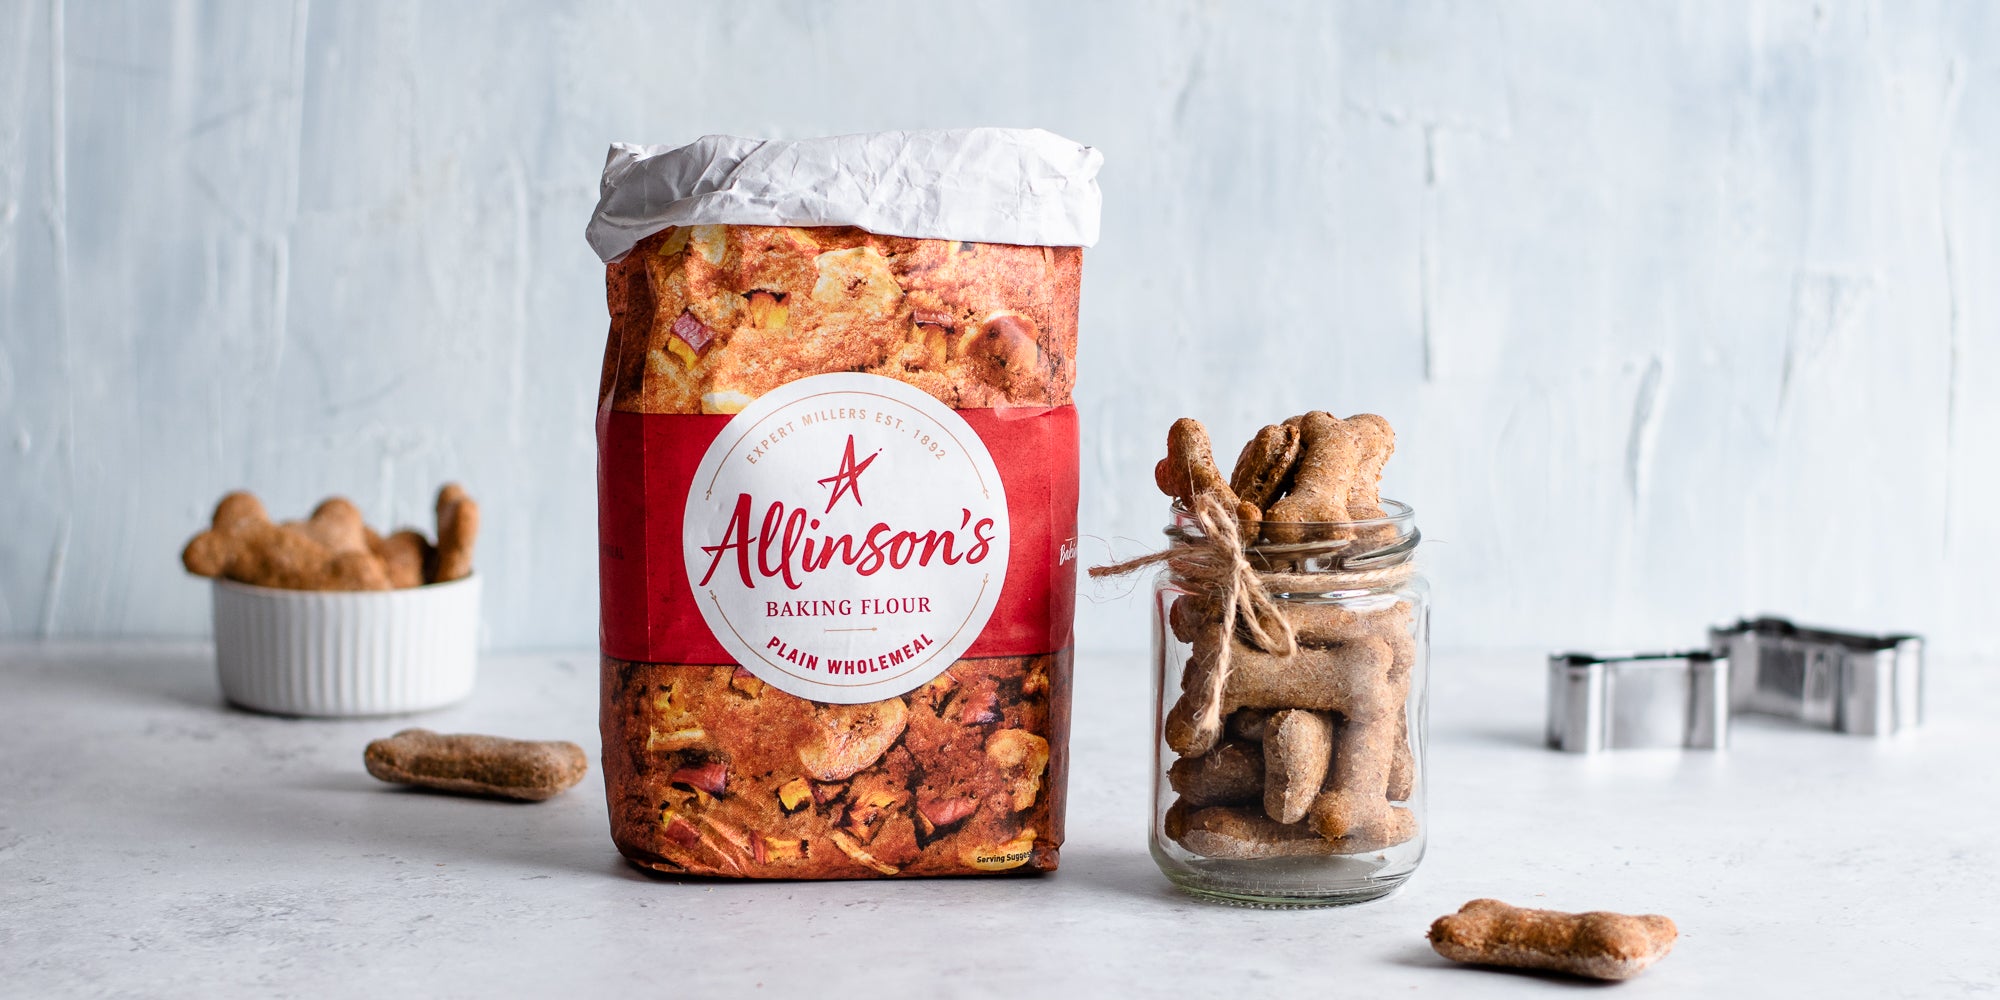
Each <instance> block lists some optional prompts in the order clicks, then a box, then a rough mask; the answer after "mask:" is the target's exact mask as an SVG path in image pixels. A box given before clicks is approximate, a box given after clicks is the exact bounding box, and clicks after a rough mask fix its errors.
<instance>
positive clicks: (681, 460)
mask: <svg viewBox="0 0 2000 1000" xmlns="http://www.w3.org/2000/svg"><path fill="white" fill-rule="evenodd" d="M956 412H957V413H958V415H959V416H960V417H961V418H963V419H964V420H965V422H966V423H967V424H968V425H970V426H971V427H972V430H973V432H974V433H976V434H978V435H979V439H980V441H981V443H983V444H984V445H985V446H986V449H987V451H988V452H990V453H991V454H992V457H993V463H994V465H995V466H997V467H998V468H999V470H1000V479H1001V483H1002V485H1003V486H1004V487H1005V490H1006V495H1007V517H1008V521H1009V523H1010V524H1011V527H1012V531H1013V544H1012V547H1011V549H1010V550H1009V555H1008V561H1007V577H1006V583H1005V584H1004V585H1003V587H1002V588H1001V591H1000V602H999V604H998V606H997V607H996V608H995V609H994V612H993V617H992V618H991V619H990V620H989V621H988V622H987V624H986V628H985V629H984V630H983V631H982V632H981V633H980V635H979V638H978V639H977V640H976V641H975V642H974V643H973V644H972V647H971V648H970V649H968V650H967V651H966V652H965V654H964V655H965V656H967V657H990V656H1034V655H1039V654H1043V653H1052V652H1055V651H1056V650H1060V649H1064V648H1067V647H1068V646H1069V644H1070V631H1071V627H1072V625H1073V624H1074V622H1075V619H1076V575H1075V560H1076V502H1077V418H1076V408H1075V407H1074V406H1061V407H1054V408H1046V409H1044V408H1012V409H1006V410H959V411H956ZM729 421H730V417H729V416H727V415H709V414H664V413H625V412H621V411H613V410H601V411H599V413H598V418H597V524H598V586H599V601H600V607H601V619H600V630H599V632H600V634H599V642H600V645H601V647H602V649H603V651H604V655H606V656H611V657H615V658H617V659H621V660H633V661H638V662H642V663H712V664H720V663H733V662H736V661H735V659H734V658H733V657H731V656H730V655H729V654H728V653H727V652H726V651H724V649H723V647H722V644H721V643H719V642H717V641H716V639H715V637H714V635H713V634H711V633H710V632H709V628H708V624H707V622H706V621H705V620H704V619H703V617H702V614H701V610H700V609H699V608H698V607H696V606H695V603H694V592H693V589H692V588H691V587H690V586H689V585H688V578H687V568H686V564H685V558H684V555H683V551H682V544H683V539H682V537H681V526H682V520H683V514H684V513H685V508H686V505H687V497H688V486H689V484H690V482H691V481H692V480H693V479H694V478H695V469H696V467H697V466H699V465H700V464H701V461H702V456H703V455H704V454H705V453H706V452H707V451H708V447H709V445H710V443H711V442H713V441H714V440H715V438H716V436H717V435H718V434H720V433H721V432H722V429H723V427H724V426H726V425H727V424H728V423H729Z"/></svg>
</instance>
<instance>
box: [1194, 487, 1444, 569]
mask: <svg viewBox="0 0 2000 1000" xmlns="http://www.w3.org/2000/svg"><path fill="white" fill-rule="evenodd" d="M1377 505H1378V506H1379V507H1380V508H1381V510H1382V515H1383V516H1381V517H1369V518H1355V519H1351V520H1346V521H1264V522H1262V523H1261V525H1260V526H1259V527H1258V532H1257V537H1256V539H1254V540H1252V541H1251V542H1250V544H1248V545H1246V546H1244V551H1245V554H1246V555H1247V556H1249V557H1250V560H1251V561H1252V562H1253V563H1259V564H1265V565H1270V566H1279V565H1292V566H1296V567H1305V566H1314V567H1318V568H1321V569H1328V570H1330V569H1362V568H1375V567H1382V566H1391V565H1395V564H1397V563H1401V562H1404V561H1406V560H1408V559H1409V558H1410V557H1411V555H1412V554H1413V553H1414V552H1415V551H1416V548H1417V544H1418V543H1419V542H1421V541H1422V540H1423V533H1422V532H1420V531H1418V530H1417V511H1416V508H1415V507H1412V506H1410V505H1409V504H1406V503H1404V502H1402V501H1400V500H1391V499H1389V498H1387V497H1383V498H1382V499H1381V500H1380V501H1378V504H1377ZM1171 510H1172V512H1173V521H1172V522H1171V523H1169V524H1168V525H1167V527H1166V534H1167V536H1168V537H1169V538H1174V539H1177V540H1183V539H1194V538H1200V537H1202V530H1201V522H1200V521H1199V520H1197V519H1196V518H1195V515H1194V512H1193V511H1190V510H1188V509H1187V506H1186V505H1185V504H1183V503H1181V502H1180V501H1179V500H1175V501H1174V502H1173V504H1172V507H1171Z"/></svg>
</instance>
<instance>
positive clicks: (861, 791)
mask: <svg viewBox="0 0 2000 1000" xmlns="http://www.w3.org/2000/svg"><path fill="white" fill-rule="evenodd" d="M1099 162H1100V160H1099V156H1098V154H1097V153H1096V151H1094V150H1092V149H1090V148H1088V147H1085V146H1080V145H1078V144H1076V143H1074V142H1070V141H1068V140H1065V139H1062V138H1059V137H1057V136H1054V135H1051V134H1049V133H1047V132H1042V131H1038V130H1010V129H968V130H962V131H948V132H894V133H881V134H873V135H860V136H843V137H838V138H830V139H812V140H804V141H797V142H775V141H768V142H767V141H757V140H749V139H737V138H728V137H714V136H711V137H708V138H705V139H702V140H700V141H699V142H696V143H694V144H692V145H689V146H684V147H680V148H676V149H669V148H666V147H637V146H627V145H618V146H614V147H612V150H611V155H610V158H609V161H608V162H607V163H606V165H605V171H604V180H603V185H602V198H601V200H600V201H599V203H598V207H597V211H596V213H595V214H594V215H593V216H592V219H591V223H590V227H589V230H588V238H589V240H590V243H591V246H592V247H593V249H595V250H596V251H597V252H598V254H599V256H600V257H602V258H603V259H604V260H605V262H606V264H607V270H606V282H605V285H606V293H607V297H608V299H609V306H610V312H611V330H610V337H609V343H608V344H607V346H606V349H605V355H604V371H603V378H602V381H601V383H600V387H599V405H598V420H597V437H598V456H599V457H598V509H599V542H600V545H599V548H600V576H601V581H600V582H601V600H602V635H601V641H602V652H603V659H602V685H603V688H602V689H603V702H602V714H601V728H602V732H603V737H604V772H605V785H606V791H607V794H608V798H609V804H610V813H611V828H612V837H613V839H614V840H616V842H617V844H618V847H619V849H620V850H621V851H623V852H624V853H625V855H626V856H627V857H628V858H630V859H632V860H633V861H634V862H635V863H637V864H640V865H643V866H646V867H649V868H654V869H658V870H660V871H667V872H680V873H691V874H701V875H723V876H736V877H744V878H856V877H871V876H878V875H960V874H971V873H977V872H1004V871H1016V870H1049V869H1053V868H1055V867H1056V861H1057V851H1058V849H1059V848H1060V846H1061V844H1062V824H1063V794H1064V778H1065V770H1066V762H1067V755H1068V754H1067V751H1068V748H1067V738H1068V722H1069V684H1070V644H1071V623H1072V619H1073V617H1074V609H1075V556H1076V496H1077V419H1076V410H1075V408H1074V407H1073V406H1072V405H1071V399H1070V394H1071V390H1072V388H1073V387H1074V385H1075V380H1076V369H1075V357H1076V337H1077V294H1078V275H1079V270H1080V266H1081V263H1082V249H1081V248H1082V247H1084V246H1088V245H1090V244H1091V243H1093V242H1095V240H1096V237H1097V225H1098V210H1099V200H1098V191H1097V184H1096V173H1097V168H1098V164H1099Z"/></svg>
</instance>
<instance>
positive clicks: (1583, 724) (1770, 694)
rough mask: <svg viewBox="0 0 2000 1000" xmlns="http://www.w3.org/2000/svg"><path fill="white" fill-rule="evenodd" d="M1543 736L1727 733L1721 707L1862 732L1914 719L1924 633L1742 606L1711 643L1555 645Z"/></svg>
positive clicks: (1647, 742)
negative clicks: (1634, 647) (1578, 649)
mask: <svg viewBox="0 0 2000 1000" xmlns="http://www.w3.org/2000/svg"><path fill="white" fill-rule="evenodd" d="M1548 663H1549V706H1548V729H1547V741H1548V745H1549V747H1550V748H1552V749H1556V750H1564V751H1569V752H1572V753H1594V752H1597V751H1600V750H1619V749H1641V748H1664V747H1683V748H1688V749H1700V750H1717V749H1722V748H1724V747H1726V746H1728V745H1729V727H1730V719H1731V717H1732V716H1733V715H1735V714H1757V715H1769V716H1776V717H1779V718H1784V719H1791V720H1793V721H1796V722H1800V723H1804V724H1806V725H1810V726H1815V727H1819V728H1825V729H1830V730H1833V731H1834V732H1840V733H1850V734H1854V735H1860V736H1875V737H1887V736H1893V735H1895V734H1897V733H1901V732H1906V731H1908V730H1911V729H1914V728H1916V727H1917V726H1919V725H1921V724H1922V722H1923V668H1924V640H1923V637H1922V636H1917V635H1910V634H1904V633H1895V634H1884V635H1876V634H1867V633H1858V632H1840V631H1835V630H1833V629H1824V628H1811V627H1805V626H1799V625H1795V624H1793V623H1792V622H1790V621H1787V620H1785V619H1783V618H1776V617H1770V616H1765V617H1760V618H1744V619H1740V620H1738V621H1737V622H1735V623H1734V624H1731V625H1721V626H1717V627H1715V628H1712V629H1710V630H1709V648H1707V649H1700V650H1686V651H1679V652H1668V653H1553V654H1550V656H1549V661H1548Z"/></svg>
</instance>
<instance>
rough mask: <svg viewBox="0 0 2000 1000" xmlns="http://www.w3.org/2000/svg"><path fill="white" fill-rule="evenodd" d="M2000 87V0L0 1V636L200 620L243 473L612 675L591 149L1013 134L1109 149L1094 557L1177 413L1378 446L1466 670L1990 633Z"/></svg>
mask: <svg viewBox="0 0 2000 1000" xmlns="http://www.w3.org/2000/svg"><path fill="white" fill-rule="evenodd" d="M1995 53H2000V7H1996V6H1994V5H1990V4H1980V3H1962V4H1934V3H1902V2H1895V3H1877V4H1866V3H1841V2H1832V0H1828V2H1821V3H1803V2H1801V3H1792V2H1764V3H1756V2H1751V3H1744V2H1738V0H1716V2H1710V3H1619V4H1601V3H1593V2H1573V3H1562V2H1557V3H1537V4H1532V5H1513V4H1507V5H1502V4H1494V3H1487V2H1483V0H1480V2H1430V3H1386V2H1385V3H1357V4H1322V3H1313V2H1296V3H1285V4H1278V3H1264V4H1259V3H1219V2H1204V3H1164V2H1161V3H1154V2H1126V3H1111V2H1106V3H1088V4H1080V3H1069V2H1047V3H1004V4H1003V3H995V4H983V5H964V4H939V3H928V2H925V3H914V2H913V3H807V2H800V3H753V2H736V3H728V4H721V3H689V4H679V5H669V4H649V3H632V4H621V5H608V4H575V5H554V4H517V5H497V4H489V3H465V4H443V3H401V2H396V3H379V4H371V3H348V2H342V3H311V4H309V3H306V2H303V0H302V2H299V3H296V4H291V5H286V4H280V3H270V2H250V0H244V2H237V3H216V4H203V3H195V2H185V3H178V4H166V3H156V2H135V3H129V4H126V3H116V4H113V3H82V2H75V3H69V4H64V3H61V2H53V3H52V2H45V0H38V2H23V0H0V634H11V635H22V636H33V635H161V634H174V635H190V634H199V633H201V632H202V631H203V630H204V629H205V628H206V611H205V608H206V594H205V591H204V590H203V588H202V587H200V586H198V585H196V583H194V582H192V581H190V580H188V579H186V578H185V577H183V576H182V574H181V573H180V571H179V567H178V563H177V561H176V554H177V551H178V549H179V546H180V544H181V542H182V541H183V540H184V539H185V537H186V536H187V535H188V534H189V533H190V532H191V531H192V530H193V529H194V528H195V527H196V526H197V525H198V524H199V523H200V522H201V520H202V519H203V517H204V516H205V515H206V513H207V511H208V508H209V506H210V504H211V503H212V502H213V500H214V498H215V497H216V496H217V495H218V494H220V493H221V492H223V491H224V490H226V489H229V488H232V487H236V486H246V485H247V486H250V487H253V488H255V489H257V490H259V491H261V492H262V493H264V494H265V495H266V497H267V498H268V499H269V500H270V501H271V502H272V504H273V505H274V507H276V508H278V509H279V510H281V511H302V510H303V509H305V508H306V507H307V506H309V505H310V503H311V502H312V501H314V500H315V499H317V498H318V497H320V496H322V495H324V494H327V493H330V492H335V491H341V492H346V493H349V494H351V495H352V496H353V497H354V498H355V499H356V500H357V501H358V502H359V503H361V504H362V506H363V507H364V508H365V509H366V510H367V512H368V513H369V514H370V516H371V517H372V518H374V519H376V520H378V521H384V522H387V521H402V520H411V519H419V518H421V517H423V516H424V512H425V510H426V508H427V503H428V499H429V494H430V491H431V490H432V489H433V488H434V487H435V485H436V484H437V482H438V481H439V480H441V479H444V478H447V477H451V478H458V479H462V480H464V481H465V482H466V483H467V484H468V485H469V486H470V487H471V488H472V490H473V491H474V492H475V493H476V494H477V495H478V496H480V497H481V499H482V500H484V501H485V509H486V512H487V535H486V538H485V544H484V547H483V549H482V555H481V560H480V562H481V567H482V569H483V570H484V572H485V573H486V574H487V576H488V588H489V589H488V590H487V595H488V606H487V622H488V631H489V638H490V640H491V642H492V643H493V644H495V645H498V646H534V645H550V644H577V645H581V644H587V643H589V642H591V641H592V640H593V638H594V635H595V622H596V582H595V531H596V526H595V515H594V483H593V474H594V473H593V468H594V467H593V451H592V443H591V408H592V394H593V392H594V390H595V387H596V379H597V367H598V358H599V351H600V350H601V338H602V332H603V328H604V325H605V321H604V310H603V304H602V294H601V285H600V268H599V265H598V263H597V261H596V260H595V259H594V258H593V257H592V256H591V255H590V253H589V252H588V250H587V249H586V248H585V246H584V243H583V240H582V237H581V230H582V226H583V223H584V220H585V218H586V216H587V214H588V212H589V209H590V206H591V204H592V202H593V200H594V196H595V182H596V177H597V171H598V167H599V164H600V163H601V160H602V156H603V151H604V147H605V144H606V143H607V142H608V141H610V140H613V139H630V140H639V141H648V142H679V141H684V140H687V139H692V138H694V137H695V136H698V135H700V134H702V133H705V132H736V133H745V134H763V135H778V136H799V135H806V134H818V133H832V132H848V131H862V130H870V129H880V128H892V127H911V126H946V125H964V124H1008V125H1039V126H1043V127H1046V128H1049V129H1053V130H1055V131H1057V132H1060V133H1062V134H1064V135H1067V136H1070V137H1072V138H1075V139H1079V140H1082V141H1085V142H1089V143H1092V144H1094V145H1097V146H1099V147H1100V148H1102V149H1103V150H1104V152H1105V156H1106V161H1107V166H1106V169H1105V172H1104V175H1103V185H1104V190H1105V193H1106V215H1105V222H1104V234H1105V236H1104V241H1103V243H1102V244H1101V245H1100V246H1099V247H1098V248H1097V249H1095V250H1094V251H1092V252H1091V253H1090V254H1089V255H1088V257H1087V258H1086V260H1087V263H1086V273H1085V297H1084V348H1083V355H1082V358H1081V362H1080V363H1081V371H1082V382H1081V386H1080V388H1079V405H1080V406H1081V408H1082V410H1083V412H1084V416H1085V420H1086V424H1085V432H1084V433H1085V441H1084V446H1085V456H1084V476H1085V481H1084V512H1083V520H1084V530H1085V531H1086V532H1087V533H1088V534H1090V535H1093V536H1096V538H1098V539H1100V540H1101V541H1097V542H1090V541H1087V542H1086V544H1085V546H1084V555H1085V557H1086V560H1087V561H1095V560H1097V559H1102V558H1105V557H1106V556H1108V555H1109V554H1110V552H1111V551H1112V550H1113V549H1115V550H1116V551H1117V552H1118V554H1120V555H1129V554H1132V553H1134V552H1136V551H1138V550H1139V549H1140V548H1141V547H1142V546H1146V545H1151V544H1152V543H1153V542H1154V540H1155V539H1156V537H1157V536H1156V535H1155V534H1154V530H1155V529H1156V527H1157V525H1158V523H1159V522H1160V521H1161V519H1162V501H1161V500H1160V498H1159V497H1157V496H1155V495H1154V494H1153V491H1152V490H1151V488H1150V486H1149V485H1148V481H1149V478H1150V476H1149V472H1148V470H1149V469H1150V466H1151V464H1152V461H1153V459H1154V457H1155V452H1156V451H1157V450H1158V448H1159V446H1160V440H1161V437H1162V433H1163V429H1164V428H1165V426H1166V424H1167V422H1168V421H1170V420H1171V419H1172V418H1173V417H1175V416H1178V415H1181V414H1193V415H1197V416H1200V417H1202V418H1204V419H1206V420H1208V421H1209V422H1210V423H1211V425H1212V426H1213V427H1214V428H1215V429H1216V431H1217V434H1218V437H1220V438H1222V439H1225V440H1235V439H1240V437H1241V436H1242V435H1245V434H1247V433H1248V432H1249V431H1250V430H1252V429H1253V428H1254V427H1255V426H1256V425H1257V424H1260V423H1262V422H1264V421H1266V420H1268V419H1271V418H1273V417H1275V416H1278V415H1281V414H1284V413H1289V412H1293V411H1297V410H1301V409H1305V408H1309V407H1325V408H1331V409H1335V410H1339V411H1342V412H1351V411H1359V410H1375V411H1379V412H1381V413H1384V414H1386V415H1387V416H1389V417H1390V418H1391V419H1392V420H1393V421H1395V423H1396V425H1397V427H1398V428H1399V429H1400V431H1401V433H1402V450H1401V452H1400V453H1399V454H1398V456H1397V458H1396V460H1395V461H1394V462H1392V463H1391V466H1390V473H1389V486H1390V492H1391V494H1392V495H1395V496H1399V497H1403V498H1406V499H1409V500H1411V501H1413V502H1414V503H1416V504H1417V505H1418V507H1419V508H1420V510H1421V516H1422V521H1423V524H1424V527H1425V531H1426V534H1427V536H1428V537H1429V538H1430V539H1432V546H1431V548H1432V555H1431V571H1432V574H1433V577H1434V579H1435V580H1436V582H1437V585H1438V587H1439V590H1440V597H1439V604H1440V612H1439V617H1438V640H1439V641H1440V642H1441V643H1444V644H1448V645H1452V646H1487V645H1548V644H1565V645H1567V644H1619V645H1625V644H1649V643H1675V642H1682V641H1686V640H1689V639H1692V638H1695V637H1698V636H1699V635H1700V631H1701V629H1702V627H1703V626H1705V625H1706V624H1708V623H1709V622H1710V621H1711V620H1712V619H1716V618H1720V617H1723V616H1726V615H1731V614H1735V613H1737V612H1742V611H1750V610H1755V609H1759V608H1769V609H1775V610H1782V611H1790V612H1793V613H1795V614H1798V615H1801V616H1805V617H1809V618H1815V619H1821V620H1826V621H1832V622H1837V623H1844V624H1850V625H1855V626H1874V627H1903V628H1918V629H1925V630H1928V631H1930V632H1931V634H1932V635H1933V637H1934V639H1935V640H1936V641H1937V642H1938V644H1939V645H1940V646H1942V647H1945V648H1949V649H1960V650H1966V649H1979V650H1989V651H1990V650H1995V649H2000V625H1996V624H1994V623H1995V621H1996V616H1995V615H1994V614H1993V613H1992V612H1991V611H1990V608H1989V605H1990V603H1991V601H1992V599H1993V597H1992V595H1993V592H1994V587H1993V585H1992V584H1991V582H1990V578H1991V567H1993V566H1994V565H1996V564H2000V520H1996V518H1995V517H1994V516H1993V512H1994V507H1995V501H1996V499H2000V496H1997V495H1996V494H1997V493H2000V490H1996V488H1997V487H2000V467H1996V463H1995V452H1994V445H1993V442H1994V439H1995V435H1996V432H2000V402H1996V400H1995V397H1994V396H1993V395H1992V394H1991V392H1990V391H1989V387H1990V386H1991V385H1992V383H1993V382H1994V379H1995V376H1996V375H2000V313H1996V311H1995V308H1996V302H1995V295H1994V289H1995V283H1994V275H1995V274H1996V273H2000V271H1996V268H2000V181H1996V179H1995V178H1996V177H2000V102H1996V98H1997V97H2000V57H1996V55H1995ZM1228 448H1233V445H1228V446H1225V449H1228ZM1087 592H1090V591H1089V588H1087ZM1109 593H1115V591H1114V592H1107V594H1109ZM1103 596H1105V595H1100V597H1103ZM1140 615H1141V611H1140V607H1139V605H1138V604H1137V603H1136V602H1122V603H1121V602H1119V601H1116V600H1109V601H1107V602H1104V603H1092V602H1091V601H1089V600H1086V602H1085V604H1084V605H1083V612H1082V622H1081V624H1080V630H1081V638H1082V641H1083V642H1084V643H1085V644H1087V645H1090V646H1095V647H1120V646H1122V647H1137V646H1139V645H1141V644H1142V638H1141V637H1142V635H1143V631H1142V625H1141V622H1140Z"/></svg>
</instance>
